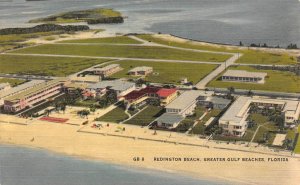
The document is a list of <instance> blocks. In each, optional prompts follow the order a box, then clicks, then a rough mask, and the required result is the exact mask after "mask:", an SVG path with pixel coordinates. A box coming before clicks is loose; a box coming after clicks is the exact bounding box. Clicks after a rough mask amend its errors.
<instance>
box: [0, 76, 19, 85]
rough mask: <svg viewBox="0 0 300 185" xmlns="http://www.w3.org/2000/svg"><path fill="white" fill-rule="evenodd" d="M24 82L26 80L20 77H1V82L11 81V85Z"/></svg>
mask: <svg viewBox="0 0 300 185" xmlns="http://www.w3.org/2000/svg"><path fill="white" fill-rule="evenodd" d="M24 82H25V80H20V79H14V78H0V84H1V83H9V84H10V85H11V86H17V85H19V84H22V83H24Z"/></svg>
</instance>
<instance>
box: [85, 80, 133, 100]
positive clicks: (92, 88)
mask: <svg viewBox="0 0 300 185" xmlns="http://www.w3.org/2000/svg"><path fill="white" fill-rule="evenodd" d="M107 89H110V90H114V91H115V92H116V93H117V96H118V97H123V96H125V95H126V94H128V93H130V92H132V91H134V90H135V83H133V82H128V81H125V80H121V79H119V80H105V81H101V82H99V83H96V84H92V85H89V86H88V87H87V89H86V90H87V91H89V92H90V93H92V94H94V96H97V95H101V94H103V93H106V90H107Z"/></svg>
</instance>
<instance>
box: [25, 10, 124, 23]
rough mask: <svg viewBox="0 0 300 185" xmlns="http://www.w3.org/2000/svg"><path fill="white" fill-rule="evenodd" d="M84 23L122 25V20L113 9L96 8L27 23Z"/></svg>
mask: <svg viewBox="0 0 300 185" xmlns="http://www.w3.org/2000/svg"><path fill="white" fill-rule="evenodd" d="M76 22H86V23H88V24H117V23H123V22H124V18H123V16H122V15H121V13H120V12H118V11H115V10H113V9H107V8H97V9H90V10H79V11H71V12H65V13H61V14H56V15H51V16H48V17H45V18H38V19H33V20H30V21H29V23H76Z"/></svg>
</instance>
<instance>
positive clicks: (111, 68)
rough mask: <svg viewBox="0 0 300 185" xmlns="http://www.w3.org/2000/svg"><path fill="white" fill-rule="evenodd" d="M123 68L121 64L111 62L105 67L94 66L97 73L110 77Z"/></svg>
mask: <svg viewBox="0 0 300 185" xmlns="http://www.w3.org/2000/svg"><path fill="white" fill-rule="evenodd" d="M121 70H122V68H121V66H120V64H110V65H107V66H105V67H101V68H94V69H93V72H94V74H96V75H101V76H102V77H108V76H111V75H113V74H115V73H117V72H119V71H121Z"/></svg>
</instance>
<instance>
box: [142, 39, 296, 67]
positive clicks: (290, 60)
mask: <svg viewBox="0 0 300 185" xmlns="http://www.w3.org/2000/svg"><path fill="white" fill-rule="evenodd" d="M138 37H140V38H142V39H144V40H148V41H151V42H155V43H160V44H165V45H170V46H176V47H182V48H191V49H199V50H210V51H220V52H233V53H243V54H244V55H243V57H241V58H240V59H239V60H238V61H237V63H245V64H275V65H280V64H281V65H288V64H296V63H297V59H296V57H294V56H291V55H289V54H288V53H280V54H278V53H271V52H263V51H257V50H254V49H251V48H250V49H247V48H245V49H229V48H226V47H225V46H213V45H205V44H200V43H199V44H198V43H197V44H195V43H193V42H191V41H186V42H176V41H171V42H170V41H167V40H163V39H160V38H155V37H153V36H152V35H138Z"/></svg>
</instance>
